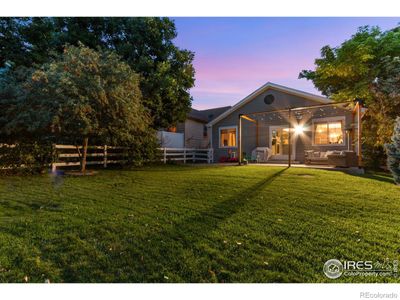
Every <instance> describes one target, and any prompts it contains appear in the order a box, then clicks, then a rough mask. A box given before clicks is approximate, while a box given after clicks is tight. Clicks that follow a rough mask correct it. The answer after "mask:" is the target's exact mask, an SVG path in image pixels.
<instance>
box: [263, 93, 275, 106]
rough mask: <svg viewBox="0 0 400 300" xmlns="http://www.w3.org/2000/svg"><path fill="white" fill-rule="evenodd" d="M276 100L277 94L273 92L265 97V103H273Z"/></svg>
mask: <svg viewBox="0 0 400 300" xmlns="http://www.w3.org/2000/svg"><path fill="white" fill-rule="evenodd" d="M274 100H275V96H274V95H272V94H269V95H267V96H265V97H264V103H265V104H268V105H269V104H272V102H274Z"/></svg>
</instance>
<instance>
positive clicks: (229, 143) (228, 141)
mask: <svg viewBox="0 0 400 300" xmlns="http://www.w3.org/2000/svg"><path fill="white" fill-rule="evenodd" d="M236 131H237V128H236V127H225V128H220V129H219V146H220V147H221V148H228V147H236V146H237V145H236V144H237V139H236V137H237V135H236Z"/></svg>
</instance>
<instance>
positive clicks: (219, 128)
mask: <svg viewBox="0 0 400 300" xmlns="http://www.w3.org/2000/svg"><path fill="white" fill-rule="evenodd" d="M223 129H235V130H236V146H221V130H223ZM237 146H238V127H237V126H221V127H218V148H221V149H229V148H230V149H237Z"/></svg>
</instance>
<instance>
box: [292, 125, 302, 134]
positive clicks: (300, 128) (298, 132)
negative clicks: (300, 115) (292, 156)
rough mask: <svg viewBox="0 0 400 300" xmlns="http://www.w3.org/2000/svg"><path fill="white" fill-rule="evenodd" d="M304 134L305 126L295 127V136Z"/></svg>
mask: <svg viewBox="0 0 400 300" xmlns="http://www.w3.org/2000/svg"><path fill="white" fill-rule="evenodd" d="M303 132H304V126H303V125H300V124H298V125H295V126H294V133H295V134H302V133H303Z"/></svg>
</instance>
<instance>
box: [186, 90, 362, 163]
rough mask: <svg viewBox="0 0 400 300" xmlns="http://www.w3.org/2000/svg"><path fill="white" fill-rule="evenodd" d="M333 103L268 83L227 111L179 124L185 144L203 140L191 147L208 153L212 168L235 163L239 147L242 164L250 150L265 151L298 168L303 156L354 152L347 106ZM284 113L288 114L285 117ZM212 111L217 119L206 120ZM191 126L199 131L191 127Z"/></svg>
mask: <svg viewBox="0 0 400 300" xmlns="http://www.w3.org/2000/svg"><path fill="white" fill-rule="evenodd" d="M333 103H335V102H333V101H332V100H330V99H328V98H326V97H322V96H317V95H313V94H311V93H307V92H303V91H299V90H296V89H293V88H289V87H285V86H281V85H278V84H274V83H270V82H268V83H266V84H265V85H263V86H262V87H260V88H259V89H257V90H256V91H254V92H253V93H251V94H250V95H248V96H247V97H245V98H244V99H243V100H241V101H239V102H238V103H236V104H235V105H234V106H232V107H225V108H217V109H213V110H206V111H196V110H193V114H192V116H191V117H188V120H187V121H186V122H185V123H184V124H185V130H184V132H185V136H186V138H185V141H188V140H190V139H191V138H193V140H196V141H197V140H198V139H203V138H206V140H204V141H203V140H202V141H201V143H197V144H195V145H193V146H197V145H201V146H205V147H209V148H212V149H213V155H214V162H218V161H219V160H221V158H225V157H238V156H239V153H238V151H239V150H238V149H239V147H240V148H241V150H242V155H243V157H245V158H246V157H251V155H252V153H254V150H255V149H256V148H261V149H262V148H263V147H264V148H268V151H269V157H268V159H269V160H271V161H273V160H276V161H279V160H287V159H288V156H289V151H290V153H291V159H292V160H293V161H297V162H299V163H304V162H305V161H306V159H307V157H306V156H307V150H308V151H311V152H312V151H314V152H315V154H316V155H317V156H318V157H319V156H321V157H323V156H326V155H327V153H330V152H332V151H335V152H339V151H343V152H344V151H346V150H347V151H351V150H355V147H356V146H357V143H355V139H356V135H355V134H354V132H355V131H356V130H357V128H356V127H357V125H356V123H355V121H354V113H353V109H352V106H351V105H347V104H346V105H331V104H333ZM288 108H290V109H291V110H293V111H291V112H290V113H289V112H288V111H289V110H288ZM296 108H298V109H297V110H296ZM212 111H218V112H219V113H218V115H217V116H212V117H210V115H208V116H207V114H211V112H212ZM288 113H289V117H288ZM194 115H196V116H198V118H197V117H196V118H195V117H194ZM200 116H204V117H205V118H200ZM240 116H246V117H245V118H240ZM207 118H208V119H207ZM239 119H241V124H239V123H240V122H239ZM288 119H290V120H291V121H290V122H288ZM206 120H208V123H207V124H206V122H205V121H206ZM195 122H197V123H198V124H199V125H197V123H196V125H192V124H194V123H195ZM200 124H201V125H200ZM203 126H206V127H207V130H205V128H204V130H203ZM195 128H196V129H195ZM239 129H241V133H240V132H239ZM239 135H240V136H241V139H240V141H239ZM289 137H290V140H291V141H292V142H291V143H290V145H289ZM239 142H241V145H240V146H239ZM312 155H313V153H311V156H312Z"/></svg>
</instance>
